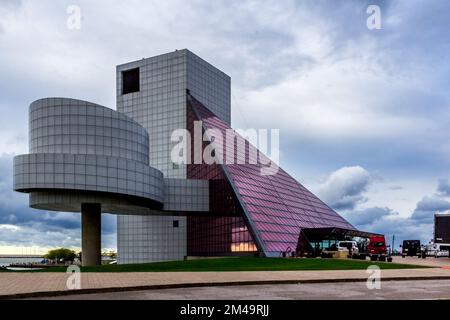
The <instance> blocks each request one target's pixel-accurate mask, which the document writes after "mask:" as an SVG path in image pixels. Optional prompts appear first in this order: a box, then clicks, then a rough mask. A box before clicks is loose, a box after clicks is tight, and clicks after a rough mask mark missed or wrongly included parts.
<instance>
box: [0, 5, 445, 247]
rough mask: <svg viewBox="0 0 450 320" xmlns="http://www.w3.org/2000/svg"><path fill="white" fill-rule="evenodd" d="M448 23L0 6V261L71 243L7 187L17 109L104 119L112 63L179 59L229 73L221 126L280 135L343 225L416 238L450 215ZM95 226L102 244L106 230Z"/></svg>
mask: <svg viewBox="0 0 450 320" xmlns="http://www.w3.org/2000/svg"><path fill="white" fill-rule="evenodd" d="M370 4H376V5H378V6H379V7H380V8H381V29H380V30H369V29H368V28H367V25H366V20H367V18H368V17H369V15H368V14H367V13H366V9H367V7H368V5H370ZM70 5H77V6H78V7H79V8H80V9H81V14H82V20H81V28H80V29H70V28H68V27H67V21H68V19H69V18H70V15H69V14H68V13H67V8H68V7H69V6H70ZM449 12H450V2H448V1H446V0H441V1H439V0H430V1H425V0H423V1H415V0H396V1H375V0H372V1H362V0H355V1H331V0H329V1H137V0H130V1H126V2H125V1H118V0H117V1H95V2H93V1H77V0H71V1H50V0H41V1H32V0H22V1H20V0H0V74H1V75H2V76H1V77H0V137H1V138H0V253H6V252H18V253H21V252H24V250H25V252H36V251H39V250H44V249H45V248H48V247H53V246H59V245H64V246H72V247H79V244H80V230H79V228H80V216H79V215H77V214H66V213H51V212H40V211H37V210H32V209H29V208H27V197H26V196H24V195H21V194H17V193H14V192H12V191H11V189H12V177H11V168H12V157H13V156H14V155H15V154H20V153H26V151H27V108H28V105H29V104H30V103H31V102H32V101H34V100H36V99H38V98H41V97H47V96H68V97H73V98H80V99H84V100H89V101H93V102H96V103H99V104H102V105H106V106H109V107H111V108H115V66H116V65H117V64H121V63H124V62H127V61H132V60H136V59H140V58H143V57H149V56H153V55H157V54H161V53H165V52H169V51H173V50H175V49H182V48H188V49H190V50H191V51H193V52H194V53H196V54H198V55H199V56H201V57H203V58H204V59H205V60H207V61H209V62H211V63H212V64H214V65H216V66H217V67H219V68H220V69H221V70H223V71H224V72H226V73H227V74H229V75H230V76H231V78H232V121H233V127H235V128H279V129H280V139H281V159H280V161H281V165H282V166H283V167H285V169H286V170H287V171H288V172H290V173H291V174H292V175H293V176H294V177H295V178H297V179H298V180H299V181H300V182H302V183H303V184H304V185H305V186H307V187H308V188H310V189H311V190H312V191H313V192H315V193H316V194H317V195H319V196H320V197H321V198H322V199H323V200H324V201H325V202H327V203H328V204H329V205H330V206H332V207H333V208H334V209H335V210H337V211H338V212H339V213H341V214H342V215H344V216H345V217H346V218H347V219H349V221H350V222H352V223H353V224H354V225H356V226H357V227H359V228H361V229H363V230H367V231H376V232H381V233H384V234H386V236H388V237H392V234H395V235H396V238H397V239H398V240H401V239H405V238H412V239H416V238H419V239H421V240H422V241H428V240H429V239H430V238H431V237H432V217H433V214H434V213H435V212H444V211H446V210H449V209H450V183H449V180H448V179H449V178H450V173H449V172H448V168H449V165H450V130H449V129H448V128H449V124H450V90H448V88H449V85H450V80H449V79H450V59H449V53H450V37H449V36H448V30H450V19H448V13H449ZM103 223H104V227H103V229H104V230H103V246H104V247H107V248H114V247H115V245H116V243H115V241H116V240H115V219H114V217H112V216H108V215H105V217H104V221H103ZM27 250H28V251H27Z"/></svg>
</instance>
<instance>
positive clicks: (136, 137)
mask: <svg viewBox="0 0 450 320" xmlns="http://www.w3.org/2000/svg"><path fill="white" fill-rule="evenodd" d="M29 122H30V124H29V149H30V153H59V154H68V153H70V154H92V155H103V156H110V157H116V158H124V159H129V160H134V161H137V162H141V163H143V164H146V165H148V163H149V156H148V155H149V137H148V133H147V131H146V130H145V129H144V128H143V127H142V126H141V125H139V124H138V123H137V122H136V121H134V120H133V119H131V118H129V117H127V116H126V115H124V114H122V113H120V112H117V111H114V110H112V109H110V108H106V107H103V106H100V105H98V104H94V103H91V102H87V101H82V100H76V99H67V98H45V99H40V100H37V101H35V102H33V103H32V104H31V105H30V110H29Z"/></svg>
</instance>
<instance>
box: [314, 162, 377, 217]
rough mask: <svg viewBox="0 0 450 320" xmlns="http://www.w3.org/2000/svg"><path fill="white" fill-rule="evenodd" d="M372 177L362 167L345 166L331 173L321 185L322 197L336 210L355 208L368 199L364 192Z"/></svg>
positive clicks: (320, 193) (320, 192)
mask: <svg viewBox="0 0 450 320" xmlns="http://www.w3.org/2000/svg"><path fill="white" fill-rule="evenodd" d="M371 181H372V179H371V176H370V174H369V172H367V170H365V169H364V168H362V167H359V166H355V167H344V168H341V169H338V170H336V171H334V172H333V173H331V174H330V176H329V177H328V179H327V180H326V181H325V182H324V183H323V184H322V185H321V187H320V189H319V195H320V197H321V199H322V200H323V201H324V202H325V203H327V204H328V205H329V206H331V207H332V208H334V209H336V210H347V209H353V208H355V206H356V205H357V204H358V203H362V202H364V201H365V200H366V198H365V196H364V193H365V192H366V191H367V187H368V186H369V185H370V183H371Z"/></svg>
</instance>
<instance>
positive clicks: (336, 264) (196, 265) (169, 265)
mask: <svg viewBox="0 0 450 320" xmlns="http://www.w3.org/2000/svg"><path fill="white" fill-rule="evenodd" d="M370 265H377V266H379V267H380V268H381V269H406V268H424V267H423V266H413V265H406V264H397V263H387V262H372V261H361V260H350V259H349V260H344V259H342V260H341V259H320V258H319V259H292V258H291V259H289V258H256V257H230V258H217V259H198V260H187V261H169V262H155V263H145V264H124V265H103V266H97V267H82V268H81V271H82V272H164V271H193V272H195V271H277V270H357V269H366V268H367V267H368V266H370ZM65 271H66V268H49V269H43V270H36V271H28V272H65ZM20 272H26V271H20Z"/></svg>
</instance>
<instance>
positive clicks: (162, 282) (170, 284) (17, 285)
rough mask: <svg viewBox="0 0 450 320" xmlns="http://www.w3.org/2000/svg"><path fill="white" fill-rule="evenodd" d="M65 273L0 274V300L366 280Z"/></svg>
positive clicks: (433, 274)
mask: <svg viewBox="0 0 450 320" xmlns="http://www.w3.org/2000/svg"><path fill="white" fill-rule="evenodd" d="M69 276H70V275H69V274H65V273H19V272H11V273H9V272H1V273H0V298H2V297H3V298H4V297H12V296H13V295H19V296H17V297H21V296H23V297H27V296H32V295H33V294H36V295H38V294H39V295H42V294H47V295H54V294H57V293H58V292H59V294H69V293H72V294H74V293H92V292H108V291H109V292H111V291H120V290H139V289H140V290H148V289H163V288H176V287H189V286H192V287H194V286H196V287H200V286H214V285H215V286H217V285H242V284H261V285H262V284H275V283H284V284H288V283H320V282H336V281H366V280H367V278H368V276H369V274H368V273H366V270H339V271H241V272H132V273H128V272H121V273H82V274H81V290H78V291H73V290H68V289H67V286H66V283H67V279H68V277H69ZM381 277H382V280H385V281H386V280H401V279H404V280H406V279H410V280H413V279H416V280H417V279H450V269H449V268H427V269H396V270H381Z"/></svg>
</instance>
